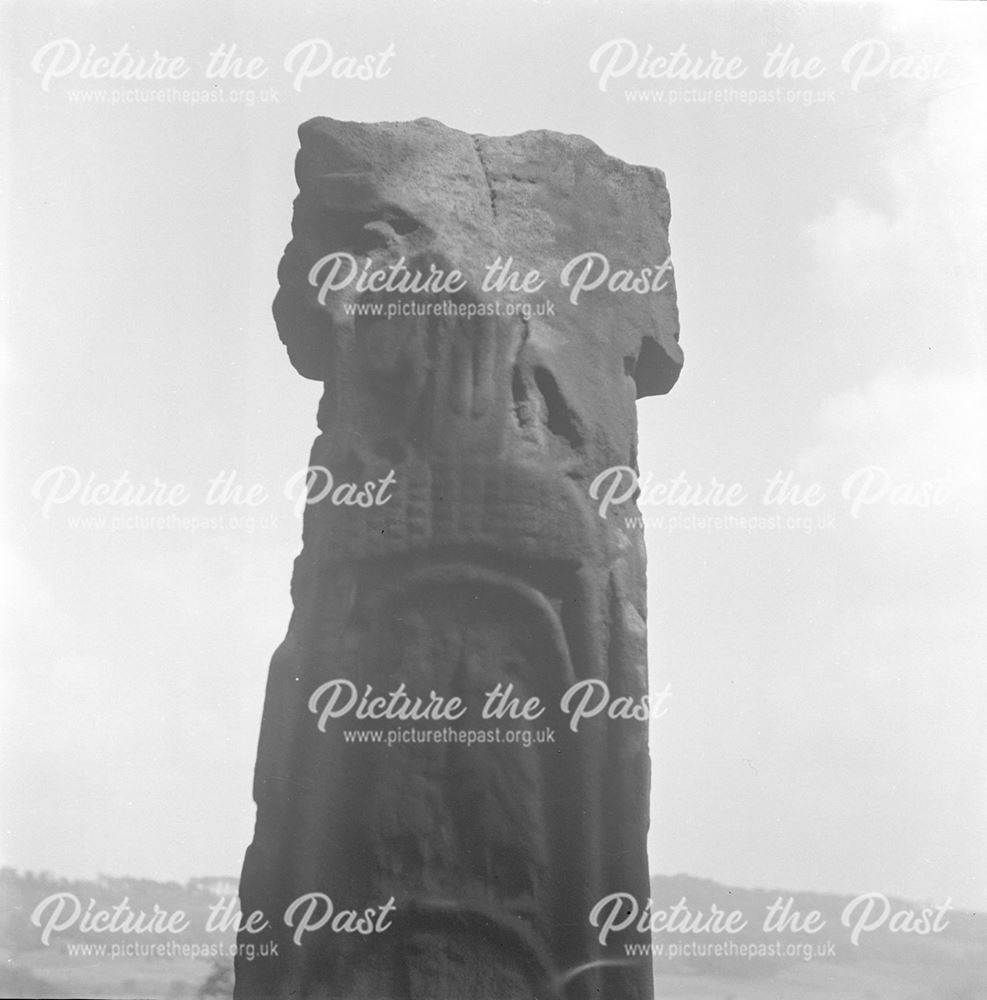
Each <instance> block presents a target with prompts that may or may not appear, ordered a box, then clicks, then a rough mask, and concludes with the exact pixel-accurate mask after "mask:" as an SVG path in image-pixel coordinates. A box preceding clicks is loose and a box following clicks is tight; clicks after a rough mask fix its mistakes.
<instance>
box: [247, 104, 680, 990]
mask: <svg viewBox="0 0 987 1000" xmlns="http://www.w3.org/2000/svg"><path fill="white" fill-rule="evenodd" d="M300 137H301V150H300V152H299V154H298V159H297V163H296V176H297V180H298V186H299V195H298V198H297V199H296V202H295V209H294V220H293V226H292V232H293V238H292V240H291V243H290V244H289V245H288V247H287V249H286V251H285V255H284V258H283V260H282V263H281V267H280V270H279V279H280V286H281V287H280V291H279V292H278V295H277V298H276V300H275V306H274V313H275V318H276V320H277V325H278V330H279V332H280V335H281V338H282V340H283V341H284V343H285V344H286V346H287V348H288V352H289V355H290V358H291V361H292V363H293V364H294V365H295V367H296V368H297V369H298V371H299V372H300V373H301V374H302V375H304V376H306V377H308V378H312V379H317V380H319V381H321V382H324V383H325V394H324V396H323V400H322V403H321V405H320V409H319V427H320V430H321V434H320V435H319V437H318V438H317V439H316V441H315V444H314V446H313V449H312V457H311V460H310V463H311V465H312V466H313V467H314V466H323V467H326V468H328V469H331V470H332V473H333V476H334V478H335V481H336V483H340V482H343V481H356V482H359V483H360V484H361V486H362V484H363V483H365V482H373V483H375V484H380V483H381V482H383V481H384V480H385V479H386V478H387V477H388V476H391V479H392V484H391V485H390V486H389V487H388V488H387V494H388V496H389V499H388V500H387V501H386V502H385V503H383V504H382V505H379V506H378V505H373V506H367V507H361V506H348V505H346V504H345V503H340V504H339V505H336V504H334V503H332V502H331V498H326V499H325V500H323V501H322V502H320V503H317V504H313V505H312V506H310V507H308V508H307V510H306V513H305V522H304V529H303V541H304V548H303V551H302V554H301V555H300V556H299V558H298V560H297V562H296V566H295V572H294V577H293V580H292V593H293V598H294V606H295V611H294V615H293V618H292V621H291V625H290V628H289V631H288V635H287V637H286V639H285V641H284V643H283V644H282V646H281V647H280V648H279V650H278V651H277V653H276V654H275V656H274V659H273V661H272V664H271V671H270V677H269V682H268V688H267V697H266V703H265V709H264V719H263V724H262V731H261V739H260V746H259V750H258V759H257V770H256V778H255V798H256V801H257V806H258V815H257V827H256V832H255V837H254V842H253V844H252V845H251V847H250V848H249V850H248V854H247V858H246V861H245V864H244V872H243V881H242V886H241V898H242V906H243V910H244V912H245V913H247V912H251V911H254V910H263V911H264V913H265V915H267V916H269V918H270V919H271V923H272V930H271V931H270V933H271V934H272V935H273V936H274V937H275V939H277V940H278V943H279V949H278V951H279V956H278V957H277V958H269V959H264V960H258V961H254V962H248V961H244V960H238V963H237V997H238V998H239V1000H246V998H249V997H256V998H261V997H264V998H270V997H282V996H283V997H288V996H291V997H335V998H346V1000H348V998H354V1000H357V998H368V1000H369V998H373V1000H381V998H391V997H394V998H398V997H401V998H413V1000H446V998H448V1000H469V998H474V997H475V998H485V1000H486V998H491V1000H499V998H513V997H518V998H528V1000H530V998H535V997H537V998H539V1000H544V998H547V997H566V998H583V997H586V998H588V997H606V998H607V1000H624V998H646V997H649V996H650V995H651V969H650V959H647V958H644V959H641V960H635V961H631V962H627V961H626V959H625V952H624V949H623V944H624V943H627V942H631V941H640V940H647V939H648V938H647V935H640V934H637V935H635V934H634V933H633V931H630V930H629V931H628V932H626V933H625V934H624V935H622V937H621V941H620V946H619V948H614V946H613V943H612V942H611V944H610V946H608V947H607V948H603V947H602V946H601V945H600V944H599V942H598V940H597V933H598V931H597V930H595V929H594V928H593V927H591V926H590V923H589V919H588V917H589V913H590V911H591V909H592V907H593V906H594V905H595V904H596V902H597V901H598V900H599V899H600V898H601V897H603V896H605V895H608V894H610V893H614V892H619V891H622V892H630V893H632V894H634V895H636V896H637V897H638V898H640V899H642V900H646V899H647V896H648V871H647V857H646V846H645V840H646V834H647V827H648V783H649V759H648V752H647V722H646V721H632V720H610V719H608V718H606V715H605V713H601V715H599V716H597V717H594V718H592V719H587V720H585V721H584V722H583V723H582V724H581V725H580V727H579V731H578V732H573V731H572V730H571V729H570V727H569V716H568V715H566V714H565V713H564V712H562V710H561V708H560V701H561V698H562V696H563V694H564V693H565V692H566V690H568V689H569V688H570V687H571V686H572V685H573V684H574V683H575V682H577V681H579V680H585V679H597V680H601V681H605V682H606V683H607V684H608V685H609V691H610V697H611V698H618V697H628V698H632V699H634V700H635V701H639V700H640V699H641V697H642V696H643V695H644V694H645V693H646V691H647V672H646V667H645V656H646V650H645V627H644V617H645V580H644V551H643V543H642V541H641V538H640V535H639V534H637V535H635V534H631V533H628V532H626V531H625V530H624V529H623V525H624V521H623V517H622V516H620V517H617V516H614V517H611V518H608V519H601V518H600V517H598V516H597V513H596V505H595V504H594V503H593V502H592V501H591V500H590V499H589V496H588V490H589V484H590V483H591V482H592V481H593V479H594V478H595V477H596V476H597V475H598V474H599V473H600V472H601V471H603V470H604V469H606V468H609V467H612V466H618V465H619V466H628V465H629V466H636V457H635V445H636V414H635V399H636V398H639V397H641V396H645V395H652V394H656V393H662V392H666V391H667V390H668V389H669V388H670V387H671V386H672V384H673V383H674V381H675V378H676V376H677V374H678V370H679V368H680V366H681V354H680V352H679V348H678V343H677V340H678V319H677V312H676V304H675V293H674V276H673V275H672V273H671V272H670V271H669V272H668V273H667V274H666V275H665V278H666V281H665V287H664V288H662V289H661V290H660V291H657V292H648V293H646V294H636V293H633V292H626V291H624V292H619V291H608V290H607V288H606V287H600V288H598V289H596V290H593V291H585V292H583V293H582V294H581V295H580V296H579V297H578V301H577V302H576V303H573V302H571V301H570V289H567V288H563V287H561V285H560V282H559V275H560V274H561V273H562V271H563V268H564V267H565V265H566V264H567V262H569V261H570V260H572V259H573V258H576V257H577V256H578V255H580V254H583V253H586V252H588V251H592V252H595V253H598V254H602V255H604V256H605V257H606V258H607V260H608V261H609V264H610V267H611V269H612V270H616V269H618V268H628V269H631V270H633V271H635V272H637V271H638V270H639V269H641V268H643V267H651V268H653V269H657V268H658V267H659V266H660V265H661V264H662V263H663V262H665V261H666V260H667V258H668V256H669V250H668V240H667V229H668V219H669V206H668V196H667V193H666V189H665V185H664V178H663V176H662V174H661V173H660V171H658V170H654V169H650V168H645V167H640V166H630V165H628V164H625V163H622V162H621V161H619V160H616V159H614V158H613V157H610V156H607V155H606V154H604V153H603V152H602V151H601V150H600V149H599V148H598V147H596V146H595V145H594V144H592V143H591V142H589V141H588V140H586V139H583V138H580V137H577V136H565V135H559V134H557V133H552V132H544V131H540V132H529V133H525V134H523V135H518V136H513V137H509V138H490V137H486V136H470V135H466V134H464V133H462V132H457V131H455V130H452V129H449V128H446V127H445V126H443V125H441V124H439V123H438V122H434V121H430V120H421V121H417V122H410V123H401V124H391V123H387V124H374V125H368V124H359V123H352V122H336V121H332V120H330V119H325V118H318V119H314V120H312V121H310V122H308V123H306V124H305V125H303V126H302V128H301V129H300ZM334 252H346V253H349V254H352V255H353V256H354V257H355V258H356V259H357V260H358V261H359V262H360V266H361V269H362V267H363V265H364V263H365V262H369V263H368V264H367V266H368V267H369V268H370V269H371V270H374V269H381V268H386V267H388V266H390V265H393V264H395V263H396V262H398V261H399V259H400V258H402V257H403V258H404V259H405V264H406V267H407V268H408V269H409V270H410V271H412V272H418V273H423V274H428V273H429V269H430V265H435V267H436V268H438V269H441V270H442V271H445V272H449V271H451V270H453V269H457V270H459V271H460V272H462V274H463V275H464V276H465V278H466V280H465V284H464V286H463V287H462V288H460V289H458V290H457V291H455V292H454V293H452V294H438V295H419V296H410V295H401V294H399V293H397V292H393V291H391V292H387V291H378V292H372V291H367V292H362V293H361V292H359V291H357V289H356V288H355V287H354V286H353V285H351V286H349V287H347V288H341V289H339V290H336V291H330V292H328V293H327V294H325V295H324V296H323V301H320V288H319V284H320V281H319V277H320V275H324V273H325V271H324V269H323V271H321V272H319V273H318V274H315V275H313V267H314V266H315V265H317V263H318V262H319V261H321V260H323V259H324V258H325V257H326V255H328V254H332V253H334ZM498 257H500V258H502V259H504V258H507V257H511V258H513V262H514V266H515V269H516V270H517V271H518V272H520V273H521V274H524V273H525V272H527V271H528V270H529V269H537V270H538V271H539V272H540V274H541V276H542V277H543V278H544V279H545V285H544V287H543V288H542V289H541V290H540V291H538V292H536V293H533V294H527V293H524V292H508V291H505V290H501V291H494V290H489V291H485V290H484V289H483V288H482V287H481V282H482V279H483V276H484V275H485V273H486V272H487V268H488V267H489V266H490V265H491V264H493V263H494V261H495V260H496V259H497V258H498ZM313 281H314V283H313ZM412 300H414V301H417V302H419V303H423V302H428V303H433V304H434V303H437V302H442V301H451V302H454V303H457V304H460V305H463V306H467V305H471V304H472V305H474V306H485V307H487V309H488V311H489V312H490V313H492V314H491V315H483V316H472V317H466V316H449V315H427V316H426V315H410V316H405V315H395V316H392V317H391V318H387V317H386V316H380V317H375V316H370V315H364V316H354V315H353V314H352V311H351V307H352V306H353V305H354V304H363V305H366V304H368V303H380V304H381V306H382V307H383V308H387V307H388V306H392V307H399V306H401V304H402V303H406V302H410V301H412ZM545 302H549V303H550V306H551V310H552V314H551V315H549V314H547V313H546V314H543V315H531V316H530V317H529V318H522V317H521V316H517V315H508V314H507V310H508V307H509V306H510V305H511V304H513V305H518V304H522V303H527V304H529V305H531V306H532V307H534V308H535V309H536V310H537V308H538V304H539V303H545ZM497 308H499V309H500V313H499V314H495V313H494V310H496V309H497ZM317 485H318V484H317ZM367 496H368V498H369V497H370V494H369V493H368V494H367ZM378 496H379V493H378ZM351 499H352V496H351ZM633 510H634V508H633V504H632V502H626V503H624V504H622V505H620V506H619V507H615V508H614V512H615V514H619V515H624V514H628V513H633ZM337 678H345V679H348V680H350V681H352V682H353V683H354V684H355V685H356V686H357V688H358V689H359V690H360V691H361V692H362V691H363V689H364V688H365V686H366V685H368V684H369V685H372V686H373V689H374V693H378V694H384V693H389V692H391V691H394V690H395V689H396V688H397V687H398V685H399V684H401V683H404V684H405V686H406V689H407V691H408V693H409V695H411V696H427V695H428V693H429V692H430V691H433V690H434V691H435V692H437V693H438V694H439V695H440V696H442V697H450V696H458V697H460V698H462V700H463V702H464V704H465V705H467V706H468V712H467V714H466V716H465V718H463V719H462V720H460V721H459V722H457V723H455V725H454V727H453V728H471V729H476V730H487V731H489V730H493V729H495V728H496V727H498V726H499V727H500V728H501V729H503V730H506V729H508V728H513V729H516V728H518V727H524V728H530V729H532V730H535V731H538V730H542V729H544V728H545V727H550V728H551V729H552V730H553V731H554V734H555V739H554V742H551V743H549V742H546V743H534V744H532V745H531V746H528V747H524V746H522V745H519V744H517V743H505V742H493V743H483V744H479V743H478V744H475V745H472V746H467V745H466V744H465V743H457V742H445V743H443V742H415V743H411V742H409V743H402V744H400V745H395V746H385V745H382V744H374V743H354V742H347V740H346V738H345V737H344V735H343V733H344V730H346V729H349V730H362V729H368V730H383V729H393V730H397V729H401V728H409V727H410V726H416V727H417V728H419V729H429V728H431V729H439V728H442V726H440V725H439V724H438V723H429V722H421V723H409V722H400V721H399V722H394V721H359V720H357V719H356V718H355V717H354V716H353V715H352V714H350V715H349V716H347V717H345V718H342V719H338V720H330V721H329V722H328V724H327V725H326V727H325V732H322V731H320V730H319V728H318V726H317V722H318V717H317V712H316V713H313V710H312V707H311V705H310V699H311V697H312V695H313V692H315V691H316V690H317V689H318V688H319V687H320V685H323V684H325V683H326V682H328V681H331V680H333V679H337ZM498 683H501V684H503V685H506V684H512V685H513V691H514V693H515V694H516V695H519V696H520V697H521V698H522V700H523V699H524V698H527V697H531V696H538V697H539V698H540V699H541V701H542V703H543V704H544V706H545V711H544V713H543V714H542V715H541V716H540V717H539V718H538V719H537V721H536V722H530V723H521V722H517V721H512V720H501V721H497V720H489V719H487V720H484V719H482V718H481V714H480V710H481V708H482V706H483V704H484V702H485V700H486V698H485V695H486V693H487V692H489V691H490V690H491V689H493V688H494V686H495V685H496V684H498ZM312 892H321V893H325V894H326V895H327V896H328V897H330V898H331V899H332V901H333V903H334V905H335V907H336V909H337V911H338V910H340V909H355V910H359V911H361V912H362V911H364V910H366V909H367V908H368V907H378V908H379V907H380V906H381V904H384V903H385V902H386V901H388V900H390V899H391V898H393V900H394V908H393V913H392V914H391V915H390V917H389V921H388V929H387V930H385V931H383V932H381V933H372V934H367V935H362V934H359V933H345V932H342V931H333V929H332V927H331V926H330V925H327V926H325V927H323V928H322V929H321V930H319V931H315V932H312V933H310V934H306V935H305V936H304V938H303V940H302V943H301V944H295V943H294V942H293V941H292V930H291V929H286V928H285V927H284V923H283V920H282V915H283V914H284V911H285V909H286V908H287V907H288V906H290V904H291V903H292V901H294V900H296V899H297V898H298V897H301V896H303V895H305V894H307V893H312ZM296 914H297V911H296ZM296 926H297V921H296ZM262 936H263V935H262ZM241 940H242V941H243V942H244V943H246V942H249V941H256V940H258V938H257V936H253V935H242V936H241Z"/></svg>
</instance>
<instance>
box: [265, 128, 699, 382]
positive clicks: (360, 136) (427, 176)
mask: <svg viewBox="0 0 987 1000" xmlns="http://www.w3.org/2000/svg"><path fill="white" fill-rule="evenodd" d="M299 137H300V140H301V148H300V150H299V153H298V156H297V159H296V164H295V175H296V178H297V181H298V187H299V196H298V198H297V199H296V202H295V213H294V221H293V237H294V238H293V240H292V242H291V244H289V246H288V248H287V250H286V252H285V257H284V260H283V261H282V265H281V270H280V272H279V276H280V280H281V286H282V287H281V293H280V294H279V299H280V305H276V307H275V315H276V317H277V319H278V326H279V330H280V333H281V337H282V339H283V340H284V341H285V343H286V345H287V347H288V350H289V354H290V356H291V360H292V363H293V364H294V365H295V367H296V368H297V369H298V370H299V371H300V372H301V374H303V375H305V376H307V377H309V378H315V379H319V380H325V378H326V368H327V366H328V365H329V364H331V361H330V353H329V348H328V347H327V345H326V343H325V341H326V339H327V338H329V337H331V336H332V334H333V333H334V332H337V331H338V328H339V327H340V325H342V326H343V327H347V326H348V327H350V328H351V327H352V325H353V316H352V313H350V314H349V315H347V314H346V312H345V310H344V309H343V306H344V305H346V304H348V303H352V302H355V301H358V300H359V299H360V297H361V296H360V293H358V292H357V291H355V290H354V288H353V285H350V286H349V287H347V288H345V289H342V290H338V291H330V292H329V293H328V295H327V296H326V301H325V302H324V303H319V302H318V301H317V291H318V289H317V288H316V287H315V285H314V284H313V282H312V281H311V280H309V279H310V277H311V271H312V268H313V265H315V264H316V262H317V261H319V260H320V259H322V258H323V257H324V256H325V255H327V254H330V253H333V252H336V251H345V252H347V253H350V254H352V255H353V256H354V257H355V258H357V260H358V261H359V262H360V264H361V269H362V265H363V262H364V260H365V259H366V258H369V259H370V261H371V262H372V264H371V266H372V267H374V268H377V267H388V266H390V265H392V264H394V263H395V262H397V261H398V260H399V259H400V258H402V257H403V258H405V262H406V265H407V267H408V268H415V269H417V270H418V271H421V272H424V273H426V274H427V273H428V272H429V267H430V265H431V264H435V265H436V266H437V267H439V268H442V269H444V270H446V271H449V270H451V269H453V268H455V269H458V270H459V271H460V272H461V273H462V274H463V275H464V276H466V277H467V278H468V279H469V284H468V286H467V288H466V289H465V290H463V291H461V292H459V293H458V294H457V295H456V296H455V297H456V298H457V299H459V300H460V301H475V302H485V301H493V300H495V299H499V300H501V301H502V302H506V301H513V302H515V303H519V302H527V303H529V304H530V305H531V306H532V308H535V309H536V308H537V305H538V303H539V302H543V301H544V300H551V304H552V307H553V311H554V315H547V314H544V313H543V314H542V315H541V316H539V323H540V324H541V325H542V326H543V327H544V326H547V327H549V328H552V329H553V330H555V331H556V332H558V334H559V335H560V337H561V338H563V339H564V340H565V342H567V343H569V344H571V345H572V344H576V343H578V338H580V337H581V336H582V337H589V338H590V339H592V340H593V341H595V342H596V344H597V345H598V346H601V347H602V346H605V347H606V349H607V353H610V354H611V356H614V355H616V357H618V358H621V357H622V358H628V359H631V360H630V361H629V362H628V363H629V364H631V365H632V369H633V376H634V379H635V382H636V385H637V395H638V396H639V397H641V396H648V395H656V394H660V393H664V392H667V391H668V390H669V389H670V388H671V387H672V385H673V384H674V383H675V380H676V378H677V376H678V372H679V369H680V368H681V365H682V353H681V350H680V349H679V346H678V332H679V328H678V310H677V307H676V299H675V278H674V272H673V271H672V270H671V269H666V270H665V272H664V274H662V275H661V276H660V278H658V279H655V278H654V275H655V272H657V271H658V270H659V268H660V267H661V265H662V264H663V263H664V262H665V261H666V260H667V259H668V258H669V246H668V223H669V215H670V210H669V199H668V191H667V189H666V187H665V178H664V175H663V174H662V172H661V171H660V170H658V169H655V168H651V167H643V166H635V165H631V164H628V163H624V162H623V161H622V160H619V159H616V158H614V157H612V156H609V155H607V154H606V153H604V152H603V151H602V150H601V149H600V148H599V147H598V146H597V145H595V144H594V143H593V142H591V141H590V140H588V139H586V138H583V137H582V136H578V135H564V134H561V133H558V132H550V131H544V130H540V131H533V132H524V133H521V134H520V135H515V136H506V137H490V136H484V135H469V134H467V133H465V132H460V131H458V130H456V129H452V128H448V127H447V126H445V125H443V124H441V123H440V122H437V121H433V120H431V119H427V118H423V119H419V120H417V121H412V122H380V123H362V122H344V121H336V120H334V119H331V118H313V119H311V120H310V121H308V122H305V123H304V124H303V125H302V126H301V127H300V129H299ZM588 253H591V254H594V255H597V256H594V257H593V258H592V259H588V260H586V261H585V262H580V263H579V264H577V265H575V266H574V267H573V268H571V269H570V274H569V282H568V285H569V287H565V286H564V285H563V283H562V281H561V280H560V277H561V275H562V272H563V269H564V268H565V267H566V265H567V263H569V262H570V261H572V260H573V259H574V258H577V257H580V255H584V254H588ZM498 257H500V258H501V260H502V261H503V260H506V259H507V258H508V257H510V258H512V259H513V265H512V266H513V269H514V270H516V271H517V272H518V273H519V274H520V275H524V274H525V273H527V271H529V270H531V269H537V270H538V271H539V272H540V275H541V277H542V278H543V279H545V283H544V286H543V287H542V288H541V289H539V290H538V291H537V292H534V293H525V292H514V293H513V294H512V293H511V292H510V291H507V290H496V291H495V290H484V289H483V288H481V283H482V281H483V278H484V276H485V274H486V273H487V269H488V268H489V267H490V265H492V264H493V263H494V261H496V259H497V258H498ZM584 267H588V268H589V270H588V271H586V275H587V281H589V282H592V281H593V280H595V279H596V278H598V277H599V276H600V275H602V274H603V273H604V272H605V270H609V274H610V276H611V277H613V276H614V275H615V274H616V272H618V271H625V272H626V271H630V272H631V273H632V275H633V277H634V278H642V279H643V280H645V283H646V284H647V283H648V282H649V281H650V285H649V287H648V290H647V291H644V292H635V291H631V290H628V280H629V279H628V278H627V277H626V276H625V277H624V278H620V276H617V279H615V280H617V281H618V284H621V283H622V287H623V290H620V289H619V288H618V289H617V290H612V289H610V288H608V282H609V280H610V279H609V278H608V279H607V280H603V281H602V282H601V283H600V284H599V285H598V286H597V287H596V288H592V289H587V290H585V291H582V292H581V293H580V294H579V295H578V297H577V301H575V302H573V301H572V300H571V297H572V292H573V287H572V286H573V282H574V280H575V278H576V277H577V276H578V275H579V274H581V273H583V268H584ZM646 268H650V269H651V271H650V275H649V277H648V278H644V273H643V272H644V269H646ZM661 282H664V283H665V287H663V288H661V290H659V291H653V290H651V286H653V285H655V284H660V283H661ZM639 287H641V286H640V285H639ZM611 352H612V353H611Z"/></svg>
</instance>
